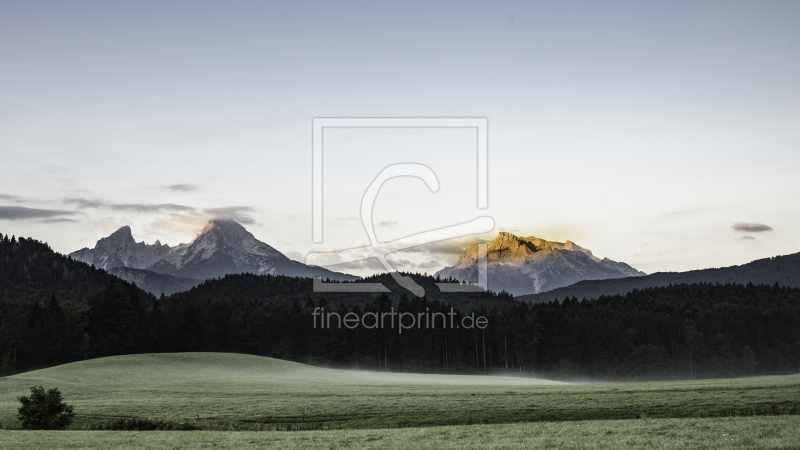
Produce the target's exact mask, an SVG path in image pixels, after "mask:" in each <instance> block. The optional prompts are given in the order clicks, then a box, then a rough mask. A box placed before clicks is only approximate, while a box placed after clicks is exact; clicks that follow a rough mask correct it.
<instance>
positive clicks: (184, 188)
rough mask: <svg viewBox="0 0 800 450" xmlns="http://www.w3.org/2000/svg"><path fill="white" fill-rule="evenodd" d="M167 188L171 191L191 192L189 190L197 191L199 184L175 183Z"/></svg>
mask: <svg viewBox="0 0 800 450" xmlns="http://www.w3.org/2000/svg"><path fill="white" fill-rule="evenodd" d="M167 189H169V190H170V191H180V192H189V191H196V190H197V186H195V185H193V184H173V185H171V186H167Z"/></svg>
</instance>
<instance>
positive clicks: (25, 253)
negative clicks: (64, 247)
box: [0, 233, 149, 303]
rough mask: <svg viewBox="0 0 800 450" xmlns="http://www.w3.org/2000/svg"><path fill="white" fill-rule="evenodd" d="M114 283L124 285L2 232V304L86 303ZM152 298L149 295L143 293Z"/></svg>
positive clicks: (40, 244)
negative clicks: (19, 302) (49, 301)
mask: <svg viewBox="0 0 800 450" xmlns="http://www.w3.org/2000/svg"><path fill="white" fill-rule="evenodd" d="M112 282H118V283H124V282H123V281H122V280H120V279H118V278H117V277H115V276H113V275H111V274H108V273H106V272H105V271H104V270H101V269H95V268H94V267H92V266H90V265H88V264H86V263H82V262H79V261H75V260H73V259H71V258H70V257H68V256H65V255H62V254H60V253H56V252H55V251H53V249H51V248H50V246H48V245H47V244H45V243H43V242H40V241H37V240H35V239H30V238H28V239H25V238H22V237H21V238H19V239H17V238H16V237H14V236H12V237H9V236H7V235H2V234H1V233H0V302H3V301H6V300H20V301H23V302H26V303H34V302H36V301H39V302H42V303H44V302H45V301H47V300H48V299H49V298H50V297H51V296H52V295H53V294H54V295H55V297H56V299H57V300H58V301H60V302H61V301H65V300H68V301H72V302H75V303H82V302H83V301H84V300H85V299H86V297H87V295H89V294H90V293H91V292H94V291H96V290H98V289H101V288H104V287H106V286H108V285H109V284H110V283H112ZM142 294H143V295H144V296H146V297H149V294H147V293H145V292H144V291H142Z"/></svg>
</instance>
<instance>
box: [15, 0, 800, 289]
mask: <svg viewBox="0 0 800 450" xmlns="http://www.w3.org/2000/svg"><path fill="white" fill-rule="evenodd" d="M799 23H800V2H796V1H786V2H769V1H752V2H730V1H724V2H660V3H655V2H641V1H631V2H546V3H545V2H528V1H523V2H464V1H459V2H430V1H424V2H408V1H404V2H395V3H387V2H233V1H225V2H199V1H190V2H189V1H187V2H165V1H157V2H141V1H137V2H127V3H123V2H107V1H102V2H90V1H82V2H70V1H55V2H41V1H40V2H30V1H25V2H16V1H6V0H3V1H0V68H1V69H2V70H0V161H2V163H1V164H2V172H0V173H2V177H0V232H2V233H7V234H9V235H10V234H15V235H17V236H20V235H23V236H32V237H35V238H37V239H40V240H43V241H47V242H48V243H50V245H51V246H52V247H53V248H54V249H55V250H57V251H60V252H63V253H67V252H71V251H74V250H77V249H79V248H82V247H86V246H88V247H92V246H93V245H94V242H95V241H96V240H97V239H99V238H100V237H103V236H106V235H108V234H109V233H110V232H112V231H114V230H115V229H117V228H118V227H119V226H121V225H124V224H128V225H131V227H132V229H133V233H134V237H136V239H137V240H145V241H146V242H148V243H152V242H154V241H155V240H156V239H160V240H161V242H162V243H169V244H177V243H180V242H187V241H189V240H191V239H192V238H193V237H194V235H195V234H196V233H197V232H198V231H199V230H200V229H201V228H202V226H203V224H204V223H205V221H207V220H208V218H209V217H212V216H213V215H217V214H222V215H229V216H233V217H235V218H237V219H238V220H240V221H241V222H243V223H244V225H245V226H246V227H247V228H248V229H249V230H250V231H251V232H253V234H255V236H256V237H257V238H258V239H260V240H262V241H265V242H267V243H269V244H270V245H272V246H274V247H276V248H277V249H278V250H281V251H282V252H284V253H286V254H288V255H290V256H291V257H293V258H296V259H301V258H302V255H304V254H305V253H307V252H308V251H311V250H314V249H320V248H326V249H332V248H346V247H349V246H351V245H353V244H354V243H355V244H357V245H363V243H365V242H368V238H367V234H366V232H365V230H364V229H363V226H362V225H361V223H360V220H359V219H358V216H359V205H360V201H361V196H362V195H363V193H364V191H365V189H366V188H367V186H368V185H369V183H370V182H371V181H372V180H373V179H374V178H375V176H376V175H377V173H378V172H379V171H380V170H381V169H382V168H383V167H385V166H387V165H389V164H393V163H398V162H418V163H423V164H427V165H428V166H429V167H431V168H432V169H433V170H434V171H435V172H436V174H437V177H438V178H439V181H440V183H441V189H440V191H439V192H437V193H435V194H434V193H431V192H430V191H428V189H427V188H426V187H425V185H424V183H423V182H422V181H420V180H417V179H410V178H405V179H395V180H392V181H390V182H388V183H387V184H386V185H385V187H384V188H383V189H382V191H381V193H380V195H379V197H378V201H377V203H376V207H375V214H374V218H373V219H374V223H375V228H376V231H377V234H378V238H379V239H381V240H388V239H396V238H400V237H403V236H407V235H411V234H415V233H418V232H421V231H426V230H430V229H432V228H438V227H444V226H448V225H451V224H457V223H462V222H466V221H468V220H471V219H472V218H475V217H477V216H480V215H490V216H492V217H493V218H494V219H495V222H496V224H497V226H498V228H497V230H501V229H502V230H509V231H512V232H514V233H517V234H522V235H533V236H537V237H542V238H544V239H549V240H558V241H564V240H566V239H569V240H572V241H574V242H576V243H577V244H579V245H582V246H584V247H587V248H589V249H591V250H593V251H594V253H595V254H596V255H598V256H600V257H609V258H611V259H614V260H618V261H625V262H628V263H629V264H631V265H633V266H634V267H636V268H638V269H640V270H643V271H645V272H648V273H650V272H656V271H667V270H690V269H697V268H705V267H719V266H727V265H732V264H742V263H746V262H749V261H751V260H753V259H758V258H763V257H768V256H774V255H778V254H787V253H794V252H798V251H800V226H798V223H799V221H800V208H799V207H798V206H797V205H798V201H797V199H798V198H800V182H798V181H797V179H798V177H797V174H798V173H800V83H799V82H798V80H800V26H798V24H799ZM313 117H486V118H488V121H489V129H490V132H489V209H486V210H478V209H477V208H476V200H475V198H476V196H475V189H476V186H475V179H474V178H475V171H476V162H475V153H476V147H475V135H474V131H471V130H468V129H439V130H420V129H404V130H390V129H382V130H363V129H342V130H332V131H330V132H326V135H325V136H326V138H325V139H326V140H325V161H324V164H325V165H324V176H325V216H324V226H325V240H324V242H323V244H313V243H312V235H311V129H312V128H311V120H312V118H313ZM23 208H26V209H23ZM739 222H743V223H745V224H747V223H750V224H763V225H766V227H768V228H771V230H766V231H759V229H760V228H764V227H753V226H750V227H748V226H747V225H740V226H737V227H734V224H736V223H739ZM466 242H467V241H466V240H461V241H458V242H456V243H455V244H462V245H463V244H464V243H466ZM457 252H458V246H457V245H450V246H447V245H438V246H433V247H431V248H429V249H428V250H426V251H416V252H407V253H402V254H397V255H396V256H395V261H401V260H406V261H407V262H406V263H405V264H404V265H403V267H402V268H404V269H406V270H412V271H420V272H422V271H427V272H432V271H435V270H438V269H440V268H441V264H443V263H448V264H451V263H452V262H454V261H455V258H456V257H457ZM437 264H438V265H437ZM356 269H357V270H356ZM353 270H354V272H353V273H358V274H364V273H368V272H369V271H370V269H369V267H367V268H361V269H358V268H353Z"/></svg>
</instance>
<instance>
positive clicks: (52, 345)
mask: <svg viewBox="0 0 800 450" xmlns="http://www.w3.org/2000/svg"><path fill="white" fill-rule="evenodd" d="M323 308H324V311H325V313H337V314H338V317H340V318H343V317H344V316H345V315H346V314H347V313H348V312H353V313H355V314H356V315H358V316H362V315H364V314H367V313H374V314H377V315H380V314H381V313H386V312H389V311H391V308H394V310H395V311H396V312H406V313H413V314H414V315H415V316H417V317H419V315H420V314H422V315H423V316H424V315H425V314H434V313H437V312H438V313H442V314H448V313H449V312H450V311H451V309H450V308H451V304H448V303H443V302H440V301H438V300H433V301H430V300H428V299H426V298H417V297H411V298H409V297H408V296H405V295H401V296H400V299H399V300H398V301H394V300H392V299H391V298H390V297H389V296H388V295H386V294H380V295H378V296H376V297H374V298H373V300H371V301H369V302H366V303H364V304H356V305H354V306H352V307H348V306H346V305H345V304H344V303H339V304H335V303H333V302H329V301H328V300H326V298H324V297H319V298H317V299H312V298H311V297H310V296H308V297H307V298H306V300H305V301H304V302H299V301H297V300H293V301H283V302H281V301H275V300H274V299H273V300H271V301H257V300H252V299H236V298H229V297H226V296H224V295H222V294H220V296H218V297H215V298H202V297H200V296H198V295H195V294H193V293H191V292H190V293H181V294H175V295H173V296H170V297H166V298H163V299H161V300H159V301H152V299H151V298H150V297H149V296H147V295H143V294H142V292H141V291H140V290H139V289H137V288H136V287H135V286H133V285H130V284H127V283H124V282H114V283H112V284H110V285H109V286H107V287H106V288H103V289H101V290H98V291H96V292H94V293H92V294H91V295H89V296H88V297H87V299H86V301H85V302H84V303H81V304H75V303H73V302H69V301H66V302H59V301H58V299H57V298H56V297H55V296H51V297H50V298H49V299H48V300H47V301H46V302H45V303H43V304H42V303H39V302H38V301H37V302H34V303H32V304H31V303H25V302H21V301H5V302H3V303H2V304H0V349H2V364H3V365H2V368H3V371H4V372H6V373H10V372H15V371H22V370H29V369H33V368H38V367H44V366H49V365H53V364H59V363H65V362H69V361H76V360H82V359H84V358H96V357H102V356H111V355H119V354H129V353H145V352H184V351H212V352H241V353H249V354H256V355H263V356H272V357H277V358H283V359H289V360H294V361H300V362H306V363H311V364H318V365H326V366H332V367H350V368H361V369H373V370H392V371H418V372H432V373H496V372H501V371H504V372H511V371H513V372H522V373H525V374H532V375H539V376H546V377H587V378H589V377H591V378H599V379H608V380H623V379H638V380H649V379H678V378H681V379H695V378H711V377H728V376H744V375H756V374H787V373H796V372H798V371H800V290H799V289H789V288H782V287H778V286H764V285H760V286H754V285H751V284H749V285H747V286H742V285H735V284H728V285H711V284H692V285H676V286H668V287H659V288H651V289H644V290H640V291H634V292H632V293H629V294H627V295H623V296H619V295H618V296H613V297H601V298H600V299H597V300H588V301H587V300H584V301H578V300H576V299H566V300H565V301H563V302H560V303H559V302H550V303H539V304H534V305H529V304H525V303H517V304H515V305H514V306H511V307H508V308H504V309H497V308H493V309H492V310H488V311H487V310H486V309H485V308H482V309H473V310H470V311H469V312H468V313H466V315H472V314H474V315H475V317H479V316H484V317H486V319H487V321H488V325H487V326H486V327H485V329H479V328H477V327H475V328H464V327H462V328H454V327H449V326H447V327H445V326H442V323H443V322H442V321H439V322H438V323H437V326H436V327H435V328H425V327H424V326H423V327H422V328H421V329H418V328H412V329H405V330H404V331H403V333H402V334H400V333H399V332H398V329H397V327H396V326H395V328H388V325H387V326H386V327H384V328H366V327H364V326H359V327H357V328H354V329H348V328H346V327H344V326H342V327H339V326H337V325H338V321H337V320H335V317H334V319H332V320H331V324H330V325H331V326H330V327H322V326H321V323H320V322H316V327H315V322H314V320H315V316H314V315H313V313H314V311H317V312H319V311H321V310H322V309H323ZM453 311H454V312H455V314H456V315H455V318H454V323H455V324H460V323H464V322H462V318H463V317H464V316H465V314H464V313H462V312H461V311H459V310H458V308H454V310H453ZM316 319H317V320H319V317H318V316H317V317H316ZM387 320H388V319H387ZM370 322H371V321H370Z"/></svg>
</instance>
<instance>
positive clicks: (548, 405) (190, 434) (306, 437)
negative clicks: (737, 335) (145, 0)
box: [0, 353, 800, 449]
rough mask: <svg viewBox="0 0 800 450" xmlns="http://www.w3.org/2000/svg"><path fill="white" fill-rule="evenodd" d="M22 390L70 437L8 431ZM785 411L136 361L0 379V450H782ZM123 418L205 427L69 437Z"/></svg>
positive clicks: (731, 388) (243, 365)
mask: <svg viewBox="0 0 800 450" xmlns="http://www.w3.org/2000/svg"><path fill="white" fill-rule="evenodd" d="M33 385H42V386H44V387H46V388H49V387H54V386H57V387H59V388H60V390H61V392H62V393H63V395H64V398H65V399H66V401H67V402H68V403H71V404H73V405H74V406H75V412H76V413H77V417H76V421H75V423H74V424H73V425H72V429H73V430H75V431H66V432H31V431H9V430H13V429H14V428H18V427H19V422H18V421H17V420H16V418H15V413H16V409H17V407H18V405H19V403H18V402H17V400H16V398H17V397H18V396H19V395H23V394H27V393H29V388H30V387H31V386H33ZM798 410H800V376H784V377H755V378H744V379H734V380H704V381H683V382H660V383H628V384H564V383H558V382H553V381H548V380H540V379H534V378H522V377H512V376H508V377H499V376H488V377H487V376H463V375H421V374H394V373H386V372H359V371H344V370H333V369H324V368H318V367H311V366H306V365H303V364H297V363H292V362H287V361H281V360H275V359H270V358H263V357H258V356H250V355H236V354H225V353H179V354H155V355H150V354H146V355H127V356H117V357H111V358H101V359H95V360H90V361H83V362H78V363H72V364H66V365H63V366H58V367H51V368H48V369H44V370H39V371H34V372H27V373H24V374H19V375H15V376H12V377H6V378H0V426H2V427H3V428H5V429H6V431H2V432H0V448H132V447H142V446H146V447H148V448H260V447H263V446H265V445H272V446H274V447H283V448H344V447H363V448H377V447H381V448H387V447H388V448H514V447H519V446H521V445H523V444H524V446H536V447H541V448H597V449H605V448H652V447H656V448H676V449H678V448H774V449H789V448H800V444H798V442H800V431H798V430H800V415H798V413H799V412H800V411H798ZM732 416H736V417H732ZM135 418H154V419H161V418H163V419H170V420H172V421H175V422H176V423H181V422H182V423H184V424H191V425H192V427H195V428H200V429H203V430H206V431H146V432H137V431H78V430H83V429H86V428H89V427H96V426H97V425H98V424H103V423H108V421H110V420H113V419H135ZM619 419H629V420H619ZM228 430H230V431H228ZM234 430H236V431H234ZM248 430H252V431H248ZM274 430H278V431H274ZM280 430H322V431H280ZM625 443H627V444H625ZM623 444H624V445H623Z"/></svg>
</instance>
